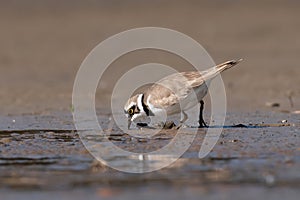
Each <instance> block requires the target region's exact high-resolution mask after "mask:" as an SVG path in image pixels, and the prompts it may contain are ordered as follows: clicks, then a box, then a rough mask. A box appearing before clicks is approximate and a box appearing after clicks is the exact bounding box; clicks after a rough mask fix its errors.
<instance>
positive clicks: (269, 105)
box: [266, 102, 280, 108]
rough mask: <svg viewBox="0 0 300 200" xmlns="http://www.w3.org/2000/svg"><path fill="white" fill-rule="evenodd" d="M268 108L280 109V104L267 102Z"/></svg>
mask: <svg viewBox="0 0 300 200" xmlns="http://www.w3.org/2000/svg"><path fill="white" fill-rule="evenodd" d="M266 106H268V107H272V108H275V107H280V103H277V102H266Z"/></svg>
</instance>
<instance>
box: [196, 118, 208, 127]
mask: <svg viewBox="0 0 300 200" xmlns="http://www.w3.org/2000/svg"><path fill="white" fill-rule="evenodd" d="M198 128H208V126H207V125H206V123H205V121H204V120H201V121H199V126H198Z"/></svg>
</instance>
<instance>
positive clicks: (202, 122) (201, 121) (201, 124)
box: [198, 100, 208, 128]
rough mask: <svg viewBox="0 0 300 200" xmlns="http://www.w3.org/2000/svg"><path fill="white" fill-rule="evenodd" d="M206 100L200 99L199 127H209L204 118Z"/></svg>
mask: <svg viewBox="0 0 300 200" xmlns="http://www.w3.org/2000/svg"><path fill="white" fill-rule="evenodd" d="M203 109H204V101H203V100H201V101H200V113H199V121H198V122H199V128H204V127H208V126H207V125H206V123H205V121H204V119H203Z"/></svg>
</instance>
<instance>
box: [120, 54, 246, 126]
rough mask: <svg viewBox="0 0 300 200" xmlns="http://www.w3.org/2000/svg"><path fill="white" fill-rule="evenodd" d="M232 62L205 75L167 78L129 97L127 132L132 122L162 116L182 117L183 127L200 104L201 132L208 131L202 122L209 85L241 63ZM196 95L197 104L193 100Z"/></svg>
mask: <svg viewBox="0 0 300 200" xmlns="http://www.w3.org/2000/svg"><path fill="white" fill-rule="evenodd" d="M241 61H242V59H239V60H230V61H226V62H224V63H221V64H219V65H216V66H214V67H211V68H209V69H207V70H204V71H186V72H178V73H174V74H171V75H168V76H166V77H164V78H162V79H161V80H159V81H157V82H155V83H154V84H152V85H151V86H150V87H149V88H148V89H146V90H144V91H141V92H139V93H138V94H136V95H134V96H132V97H130V98H129V99H128V100H127V102H126V103H125V106H124V113H125V115H126V116H127V119H128V129H130V126H131V124H132V122H133V121H135V120H136V119H139V118H144V117H147V116H148V117H149V116H160V115H162V114H163V113H166V114H167V115H172V114H176V113H181V114H182V116H183V118H182V119H181V120H180V124H183V123H184V122H185V121H186V120H187V119H188V115H187V114H186V112H185V111H187V110H189V109H190V108H192V107H194V106H195V105H197V104H198V103H200V110H199V120H198V123H199V126H198V127H199V128H204V127H208V126H207V125H206V123H205V121H204V119H203V110H204V101H203V98H204V97H205V96H206V94H207V92H208V88H209V85H210V82H211V81H212V80H213V79H214V78H215V77H216V76H217V75H219V74H220V73H221V72H223V71H224V70H227V69H229V68H231V67H233V66H235V65H237V64H238V63H239V62H241ZM192 95H194V97H195V95H196V97H197V101H194V100H192V101H191V97H192Z"/></svg>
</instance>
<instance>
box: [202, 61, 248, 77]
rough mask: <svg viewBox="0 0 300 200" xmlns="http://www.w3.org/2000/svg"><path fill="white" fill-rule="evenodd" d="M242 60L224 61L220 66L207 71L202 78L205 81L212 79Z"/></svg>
mask: <svg viewBox="0 0 300 200" xmlns="http://www.w3.org/2000/svg"><path fill="white" fill-rule="evenodd" d="M242 60H243V59H239V60H230V61H226V62H224V63H222V64H219V65H217V66H215V67H213V68H211V69H209V70H208V71H207V73H205V74H203V78H204V80H205V81H207V80H210V79H213V78H214V77H216V76H217V75H218V74H219V73H221V72H223V71H225V70H226V69H229V68H231V67H233V66H235V65H237V64H238V63H239V62H241V61H242Z"/></svg>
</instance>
